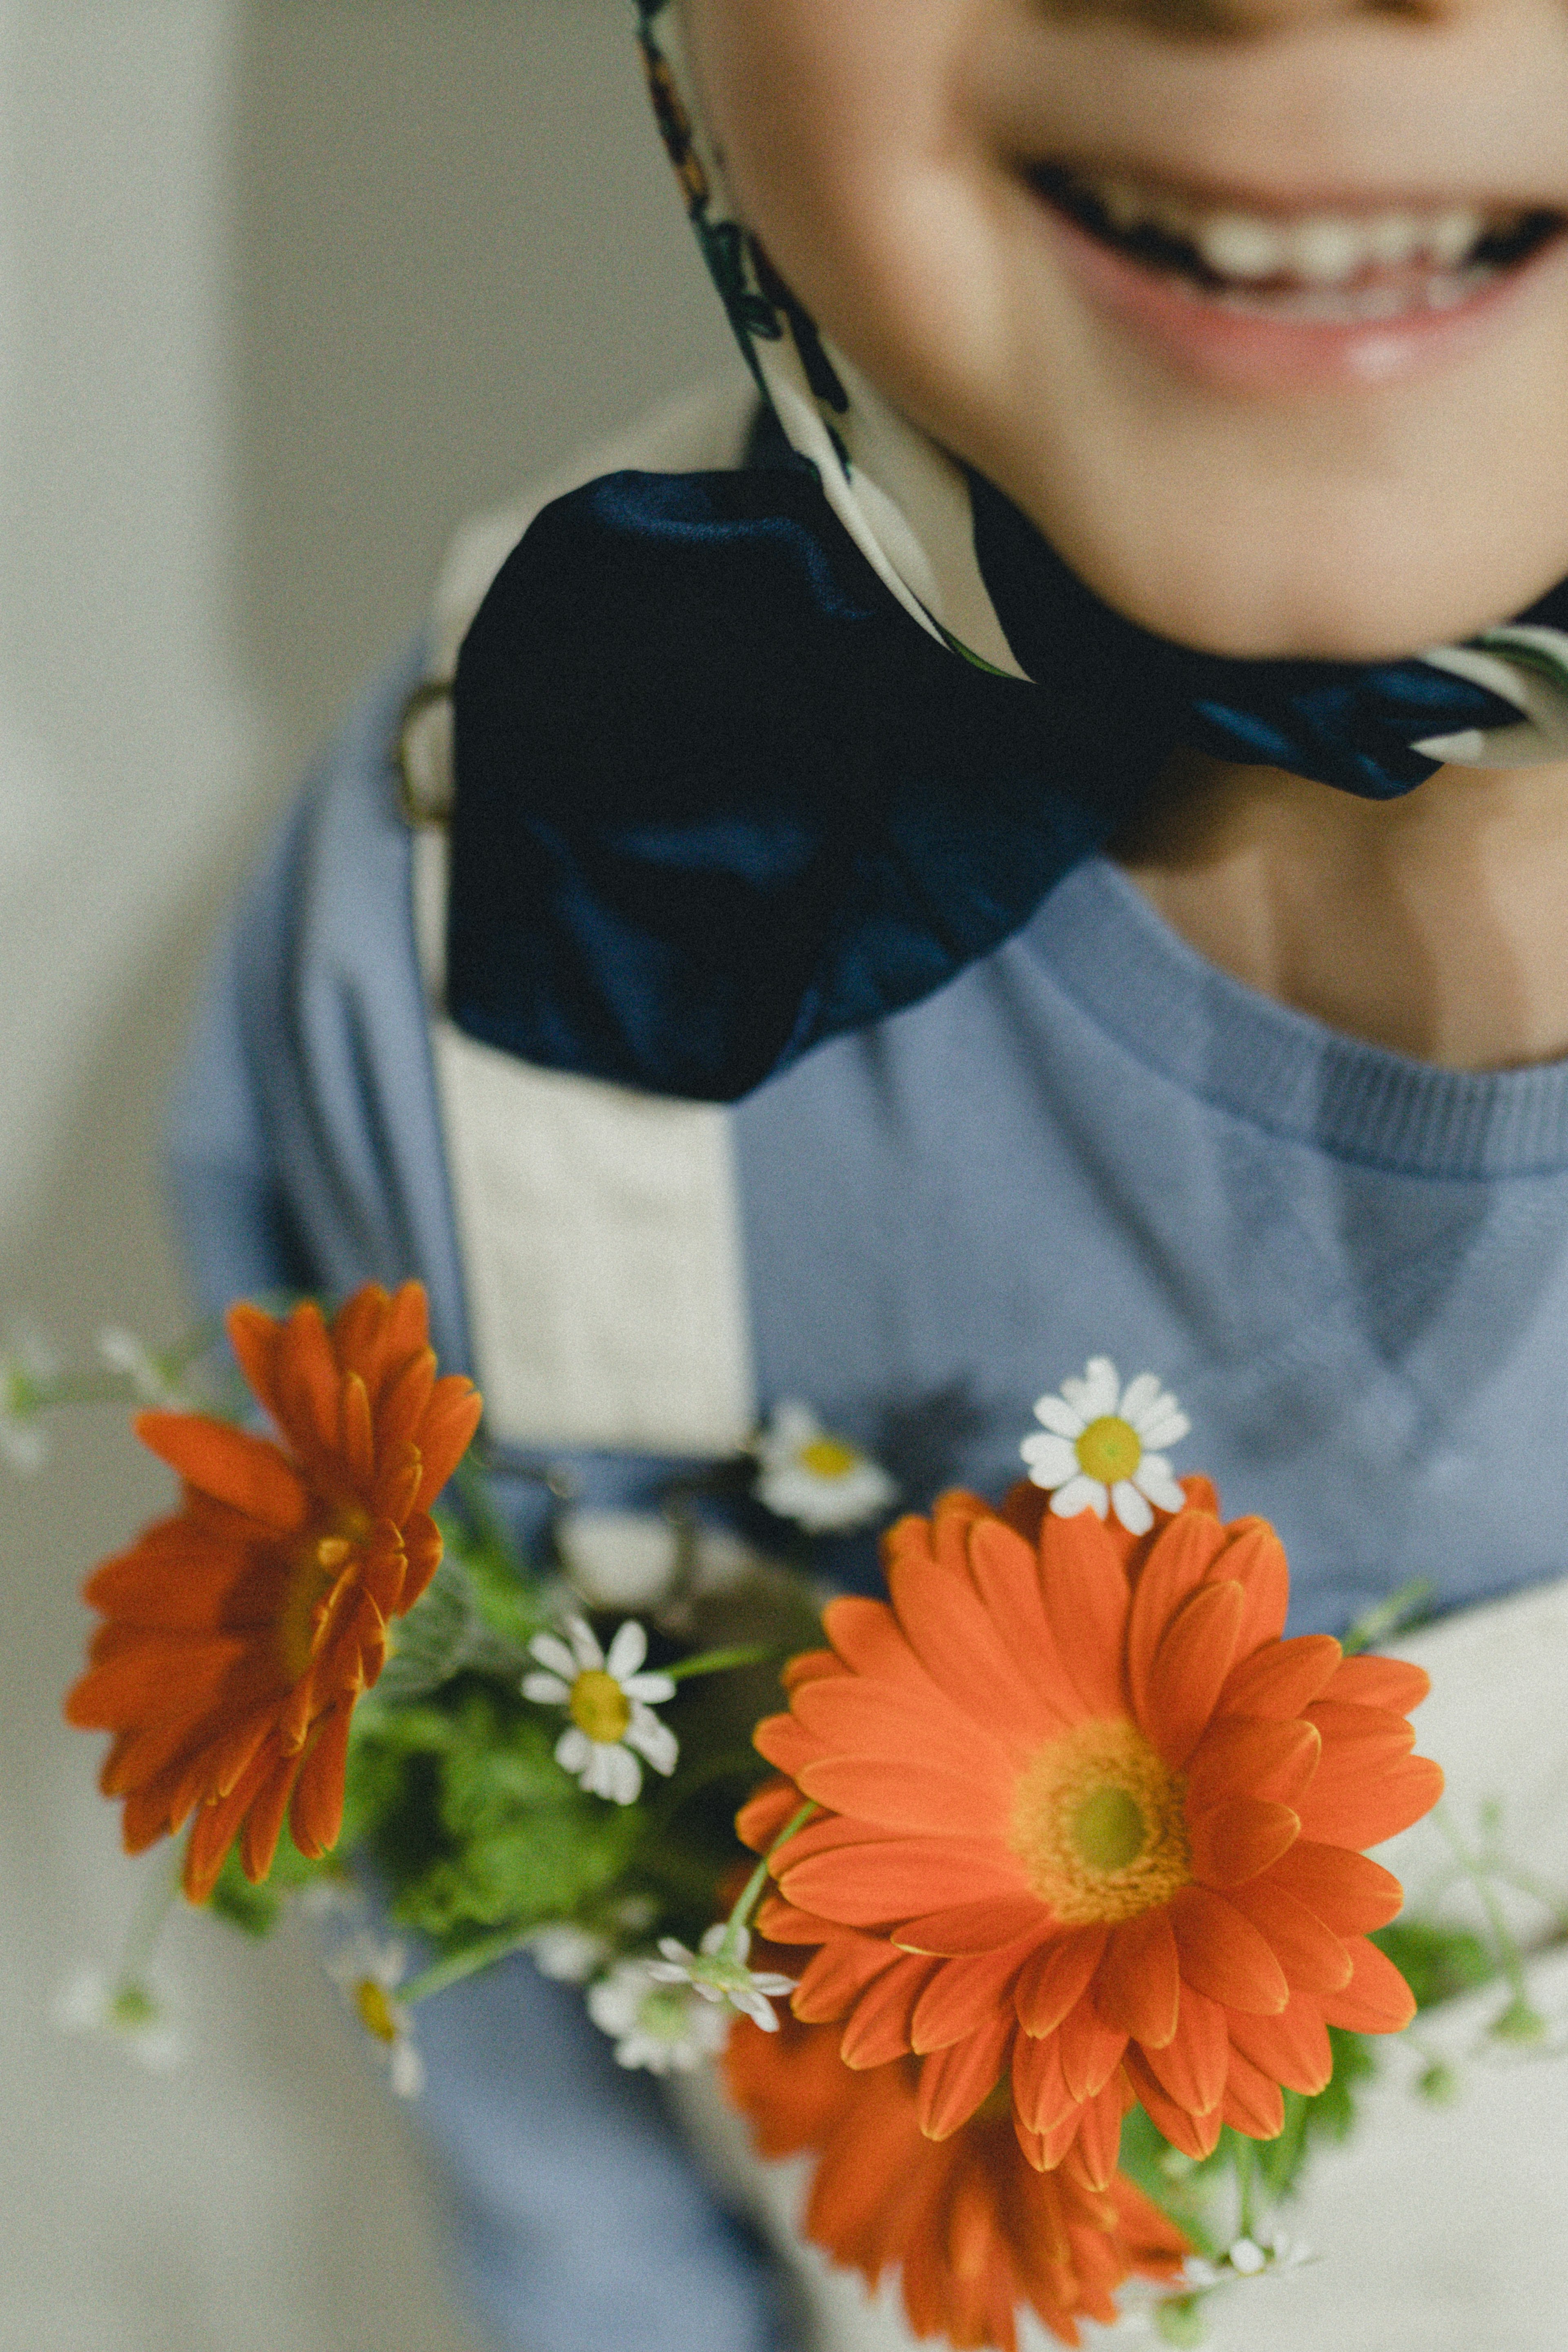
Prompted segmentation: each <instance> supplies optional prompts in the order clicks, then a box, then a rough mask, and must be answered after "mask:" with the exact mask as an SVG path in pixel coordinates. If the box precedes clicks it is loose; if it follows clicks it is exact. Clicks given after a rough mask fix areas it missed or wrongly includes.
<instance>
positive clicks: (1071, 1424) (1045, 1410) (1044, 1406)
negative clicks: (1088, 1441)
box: [1026, 1381, 1089, 1445]
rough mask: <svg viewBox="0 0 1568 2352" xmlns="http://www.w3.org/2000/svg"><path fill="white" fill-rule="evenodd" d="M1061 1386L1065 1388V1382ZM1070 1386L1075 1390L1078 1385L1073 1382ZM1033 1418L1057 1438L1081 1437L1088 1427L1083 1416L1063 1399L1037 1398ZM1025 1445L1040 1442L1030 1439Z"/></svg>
mask: <svg viewBox="0 0 1568 2352" xmlns="http://www.w3.org/2000/svg"><path fill="white" fill-rule="evenodd" d="M1061 1385H1062V1387H1063V1388H1065V1387H1066V1386H1067V1382H1066V1381H1062V1383H1061ZM1072 1385H1073V1387H1074V1388H1076V1387H1077V1386H1078V1385H1079V1383H1078V1382H1077V1381H1073V1383H1072ZM1034 1417H1035V1419H1036V1421H1038V1422H1042V1423H1044V1425H1045V1427H1046V1428H1047V1429H1049V1430H1051V1431H1053V1432H1054V1433H1055V1434H1056V1435H1057V1436H1058V1437H1065V1438H1069V1439H1071V1438H1074V1437H1082V1434H1083V1433H1084V1431H1085V1430H1086V1429H1087V1428H1088V1426H1089V1424H1088V1423H1087V1422H1086V1421H1085V1420H1084V1418H1083V1415H1082V1413H1081V1412H1078V1411H1077V1409H1076V1408H1075V1407H1074V1406H1072V1405H1071V1404H1069V1403H1068V1402H1067V1400H1066V1398H1065V1397H1059V1396H1042V1397H1037V1398H1036V1400H1035V1407H1034ZM1026 1443H1027V1444H1030V1445H1037V1444H1039V1443H1040V1440H1039V1439H1038V1438H1033V1437H1031V1438H1030V1439H1028V1440H1026Z"/></svg>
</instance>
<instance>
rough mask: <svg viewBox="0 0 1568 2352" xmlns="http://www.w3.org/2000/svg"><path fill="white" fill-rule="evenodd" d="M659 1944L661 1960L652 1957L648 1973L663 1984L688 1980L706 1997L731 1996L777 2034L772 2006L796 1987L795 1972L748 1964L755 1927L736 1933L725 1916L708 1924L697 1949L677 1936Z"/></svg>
mask: <svg viewBox="0 0 1568 2352" xmlns="http://www.w3.org/2000/svg"><path fill="white" fill-rule="evenodd" d="M659 1949H660V1951H661V1952H663V1954H664V1958H663V1959H662V1960H650V1961H649V1963H648V1974H649V1975H650V1976H651V1977H653V1979H654V1980H655V1981H656V1982H657V1983H659V1984H688V1985H690V1986H691V1988H692V1990H693V1991H694V1992H695V1993H697V1994H699V1995H700V1996H701V1998H702V1999H703V2000H712V2001H723V2000H727V2001H728V2003H729V2005H730V2007H731V2009H737V2010H738V2011H740V2013H741V2015H742V2017H749V2018H750V2020H751V2021H752V2023H753V2024H754V2025H760V2027H761V2028H762V2031H763V2032H764V2033H777V2032H778V2031H779V2018H778V2013H777V2011H775V2009H774V2007H773V2002H774V2000H776V1999H778V1998H781V1997H782V1995H783V1994H785V1993H787V1992H793V1991H794V1990H795V1979H794V1978H793V1977H780V1976H773V1975H770V1974H768V1972H767V1971H766V1970H762V1971H759V1970H758V1969H748V1968H747V1965H746V1956H747V1953H748V1952H749V1951H750V1949H751V1931H750V1929H749V1928H747V1927H741V1928H739V1929H737V1932H736V1934H735V1935H734V1936H733V1937H731V1935H730V1931H729V1925H728V1922H727V1920H724V1919H721V1920H719V1921H718V1923H717V1925H716V1926H715V1927H710V1928H709V1929H708V1931H707V1933H706V1936H705V1937H703V1939H702V1943H701V1944H700V1946H699V1947H698V1948H697V1950H696V1951H695V1952H689V1951H688V1950H687V1949H686V1948H685V1944H682V1943H678V1942H677V1941H676V1939H675V1937H674V1936H661V1937H660V1938H659Z"/></svg>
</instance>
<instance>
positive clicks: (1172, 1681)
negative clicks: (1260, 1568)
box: [1143, 1583, 1246, 1772]
mask: <svg viewBox="0 0 1568 2352" xmlns="http://www.w3.org/2000/svg"><path fill="white" fill-rule="evenodd" d="M1245 1605H1246V1595H1245V1594H1244V1593H1243V1591H1242V1590H1241V1587H1240V1586H1239V1584H1233V1583H1224V1584H1217V1583H1206V1584H1200V1585H1199V1586H1198V1588H1197V1591H1196V1592H1194V1593H1191V1594H1189V1596H1188V1597H1187V1599H1186V1601H1183V1602H1182V1605H1181V1607H1180V1608H1179V1609H1178V1610H1177V1611H1176V1615H1175V1616H1174V1617H1173V1618H1172V1619H1171V1622H1170V1623H1169V1624H1168V1625H1167V1626H1166V1630H1165V1633H1164V1634H1163V1636H1162V1637H1161V1641H1160V1645H1159V1648H1158V1649H1157V1650H1156V1651H1155V1662H1154V1664H1153V1665H1152V1666H1151V1668H1150V1669H1149V1682H1148V1697H1147V1701H1146V1711H1145V1716H1144V1719H1143V1727H1144V1729H1145V1732H1146V1733H1147V1734H1148V1737H1149V1738H1150V1739H1151V1740H1152V1741H1153V1742H1154V1745H1155V1748H1158V1750H1159V1752H1160V1754H1161V1756H1163V1757H1164V1759H1165V1760H1166V1763H1167V1764H1168V1765H1169V1766H1170V1768H1171V1769H1172V1770H1173V1771H1176V1772H1179V1771H1180V1770H1181V1769H1182V1767H1183V1765H1184V1764H1185V1763H1186V1759H1187V1758H1188V1757H1189V1756H1190V1755H1191V1753H1192V1751H1193V1748H1195V1746H1196V1745H1197V1740H1198V1738H1199V1737H1200V1735H1201V1734H1202V1732H1203V1730H1204V1728H1205V1727H1206V1726H1207V1722H1208V1719H1209V1717H1210V1716H1211V1715H1212V1714H1213V1712H1214V1707H1215V1702H1216V1700H1217V1699H1218V1696H1219V1694H1220V1690H1221V1688H1222V1687H1223V1685H1224V1682H1225V1677H1226V1675H1228V1673H1229V1672H1230V1662H1231V1659H1232V1658H1233V1657H1234V1655H1235V1654H1236V1636H1237V1633H1238V1632H1239V1628H1240V1624H1241V1616H1242V1611H1243V1609H1244V1608H1245Z"/></svg>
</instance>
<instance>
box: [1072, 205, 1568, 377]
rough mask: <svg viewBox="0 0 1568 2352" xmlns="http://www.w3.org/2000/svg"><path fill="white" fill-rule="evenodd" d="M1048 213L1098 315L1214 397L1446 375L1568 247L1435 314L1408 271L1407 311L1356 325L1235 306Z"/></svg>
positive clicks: (1557, 240) (1536, 255)
mask: <svg viewBox="0 0 1568 2352" xmlns="http://www.w3.org/2000/svg"><path fill="white" fill-rule="evenodd" d="M1044 209H1045V215H1046V218H1047V219H1048V221H1049V223H1050V225H1051V228H1052V230H1053V231H1054V233H1055V235H1056V237H1057V240H1058V244H1059V247H1060V249H1061V254H1062V256H1063V258H1064V260H1065V262H1066V264H1067V267H1068V268H1069V269H1070V270H1071V273H1072V276H1073V277H1074V278H1075V279H1076V280H1077V282H1078V284H1079V285H1080V287H1081V288H1082V290H1083V292H1084V294H1085V295H1086V296H1087V297H1088V299H1089V300H1090V302H1091V303H1092V305H1093V306H1094V308H1095V309H1097V310H1101V311H1103V312H1104V313H1106V314H1108V315H1109V316H1110V317H1111V318H1113V320H1116V321H1117V322H1118V323H1120V324H1122V325H1124V326H1128V327H1131V328H1132V329H1133V331H1134V333H1135V334H1136V335H1138V336H1139V337H1140V339H1141V340H1143V341H1145V342H1146V343H1149V344H1152V345H1153V346H1154V347H1155V352H1157V354H1158V355H1159V356H1161V357H1162V358H1163V359H1164V360H1165V361H1166V362H1167V363H1168V364H1171V365H1174V366H1175V367H1176V369H1177V370H1179V371H1180V372H1181V373H1185V374H1186V375H1188V376H1195V377H1197V379H1198V380H1199V381H1200V382H1203V383H1207V384H1208V385H1210V386H1212V387H1213V388H1214V389H1216V390H1219V391H1232V392H1241V393H1264V394H1267V393H1270V392H1281V393H1286V392H1298V393H1299V392H1302V391H1314V390H1322V391H1333V390H1345V389H1349V388H1352V387H1370V386H1374V385H1377V384H1385V383H1392V382H1395V381H1396V380H1398V379H1399V378H1401V377H1404V376H1407V375H1411V374H1414V373H1416V372H1417V371H1418V370H1420V369H1423V368H1427V367H1430V366H1434V365H1440V364H1441V363H1442V362H1444V361H1445V360H1447V359H1448V358H1450V357H1454V356H1457V355H1458V353H1459V352H1461V351H1463V350H1464V349H1465V348H1466V347H1467V346H1468V345H1469V344H1470V343H1472V342H1474V341H1476V340H1477V339H1478V338H1479V336H1480V335H1482V334H1484V333H1485V332H1487V331H1489V330H1490V327H1491V326H1492V325H1493V324H1494V322H1496V321H1497V320H1499V318H1500V314H1501V313H1502V312H1503V311H1504V310H1506V309H1507V308H1508V307H1509V306H1510V305H1511V303H1512V302H1513V301H1514V300H1515V299H1517V297H1518V295H1519V293H1520V291H1521V288H1522V287H1523V285H1524V283H1525V282H1526V281H1527V280H1531V281H1532V280H1533V279H1534V278H1535V277H1536V276H1537V275H1538V274H1539V273H1540V272H1541V271H1542V269H1543V268H1550V267H1551V266H1552V263H1553V262H1555V263H1556V265H1557V266H1558V267H1559V268H1562V267H1563V266H1564V249H1565V245H1568V240H1565V239H1564V238H1563V236H1561V235H1559V236H1553V237H1552V238H1550V239H1549V240H1548V241H1547V242H1546V243H1545V244H1544V245H1542V246H1541V247H1538V248H1537V249H1536V251H1535V252H1533V253H1532V254H1531V255H1530V256H1529V257H1528V258H1526V259H1525V260H1524V261H1522V262H1521V263H1519V264H1517V265H1515V266H1514V267H1512V268H1501V269H1499V270H1497V271H1496V272H1495V273H1493V274H1491V275H1490V276H1489V277H1487V278H1485V279H1484V280H1483V281H1482V282H1481V283H1479V285H1478V286H1476V287H1475V289H1473V290H1472V291H1469V292H1465V293H1463V294H1461V296H1460V297H1459V299H1457V300H1454V301H1452V302H1450V303H1448V304H1447V305H1445V307H1442V308H1438V309H1434V308H1433V307H1431V305H1430V304H1429V303H1428V301H1427V299H1425V294H1424V291H1423V281H1422V278H1421V274H1420V273H1416V272H1405V273H1402V281H1403V282H1404V286H1405V290H1406V292H1407V295H1408V307H1406V308H1391V312H1390V315H1388V316H1386V317H1378V318H1374V319H1353V320H1323V319H1311V320H1302V319H1291V318H1289V317H1283V316H1277V315H1270V312H1269V310H1268V309H1267V307H1266V305H1265V304H1264V303H1262V302H1259V303H1258V305H1257V307H1256V308H1248V307H1244V306H1243V305H1242V304H1241V303H1239V302H1236V301H1232V300H1229V299H1226V298H1224V297H1222V296H1218V295H1216V294H1214V293H1211V292H1210V291H1208V290H1207V289H1205V288H1204V287H1203V286H1201V285H1200V284H1198V283H1197V280H1196V279H1191V278H1186V277H1182V276H1179V275H1176V274H1174V273H1170V272H1166V271H1162V270H1158V269H1155V268H1148V267H1147V266H1145V264H1144V263H1142V262H1140V261H1139V260H1137V259H1135V258H1134V257H1133V256H1132V255H1130V254H1128V253H1126V252H1124V251H1123V250H1122V249H1121V248H1120V247H1117V246H1114V245H1112V244H1110V243H1108V242H1106V241H1104V240H1103V239H1102V238H1100V237H1097V236H1092V235H1091V233H1090V232H1089V231H1088V230H1087V229H1085V228H1083V227H1082V226H1080V225H1079V224H1078V222H1077V221H1075V220H1074V219H1072V218H1071V215H1069V214H1067V213H1065V212H1063V211H1062V210H1061V208H1060V207H1059V206H1057V205H1050V204H1048V205H1046V206H1045V208H1044Z"/></svg>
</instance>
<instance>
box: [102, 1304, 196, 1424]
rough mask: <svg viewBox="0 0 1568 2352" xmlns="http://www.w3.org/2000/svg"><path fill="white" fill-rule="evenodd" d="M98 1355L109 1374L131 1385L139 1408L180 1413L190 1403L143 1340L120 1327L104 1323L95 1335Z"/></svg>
mask: <svg viewBox="0 0 1568 2352" xmlns="http://www.w3.org/2000/svg"><path fill="white" fill-rule="evenodd" d="M98 1352H99V1358H100V1359H101V1360H102V1361H103V1362H104V1363H105V1364H107V1365H108V1367H109V1369H110V1371H111V1372H120V1373H122V1374H123V1376H124V1377H125V1379H127V1380H128V1381H130V1382H131V1391H132V1393H133V1394H134V1395H135V1397H136V1398H137V1399H138V1401H139V1402H141V1403H142V1404H152V1405H162V1406H164V1407H165V1408H171V1407H172V1408H173V1409H176V1410H178V1409H180V1408H182V1407H183V1406H184V1405H186V1404H188V1402H190V1400H189V1399H188V1398H187V1396H186V1394H185V1391H183V1389H182V1388H181V1387H180V1385H179V1383H178V1381H172V1380H171V1379H170V1378H169V1375H168V1373H167V1372H166V1371H165V1370H163V1367H162V1364H160V1362H159V1361H158V1359H157V1357H156V1356H155V1355H154V1354H153V1353H152V1349H151V1348H150V1347H148V1345H147V1343H146V1341H145V1340H144V1339H138V1338H137V1336H136V1334H135V1332H134V1331H128V1330H127V1329H126V1328H125V1326H124V1325H123V1324H122V1323H106V1324H105V1325H104V1327H103V1328H102V1330H101V1331H100V1332H99V1335H98Z"/></svg>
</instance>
